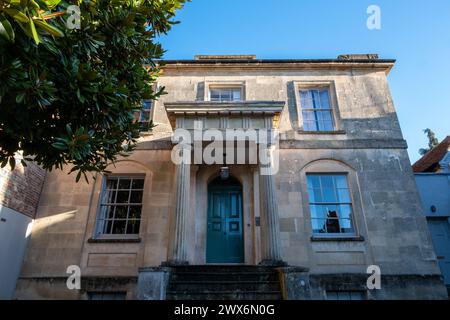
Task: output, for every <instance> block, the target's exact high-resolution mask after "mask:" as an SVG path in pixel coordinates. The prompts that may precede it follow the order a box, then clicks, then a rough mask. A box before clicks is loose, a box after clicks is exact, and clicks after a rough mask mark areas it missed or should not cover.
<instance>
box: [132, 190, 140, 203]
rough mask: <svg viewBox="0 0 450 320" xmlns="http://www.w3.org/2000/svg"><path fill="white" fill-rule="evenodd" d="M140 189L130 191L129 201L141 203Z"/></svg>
mask: <svg viewBox="0 0 450 320" xmlns="http://www.w3.org/2000/svg"><path fill="white" fill-rule="evenodd" d="M141 202H142V191H131V196H130V203H141Z"/></svg>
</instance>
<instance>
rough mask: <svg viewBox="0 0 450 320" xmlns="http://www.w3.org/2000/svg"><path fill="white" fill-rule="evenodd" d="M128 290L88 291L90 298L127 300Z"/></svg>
mask: <svg viewBox="0 0 450 320" xmlns="http://www.w3.org/2000/svg"><path fill="white" fill-rule="evenodd" d="M126 296H127V293H126V292H88V300H126Z"/></svg>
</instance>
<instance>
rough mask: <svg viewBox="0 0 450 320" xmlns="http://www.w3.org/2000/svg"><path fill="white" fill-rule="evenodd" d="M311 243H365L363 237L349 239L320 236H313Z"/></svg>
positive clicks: (350, 237)
mask: <svg viewBox="0 0 450 320" xmlns="http://www.w3.org/2000/svg"><path fill="white" fill-rule="evenodd" d="M311 241H313V242H322V241H323V242H325V241H328V242H330V241H332V242H343V241H356V242H363V241H365V239H364V237H363V236H349V237H320V236H312V237H311Z"/></svg>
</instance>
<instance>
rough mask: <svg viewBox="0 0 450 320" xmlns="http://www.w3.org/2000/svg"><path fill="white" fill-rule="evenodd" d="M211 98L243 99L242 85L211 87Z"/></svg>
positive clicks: (225, 100) (225, 99) (219, 99)
mask: <svg viewBox="0 0 450 320" xmlns="http://www.w3.org/2000/svg"><path fill="white" fill-rule="evenodd" d="M209 100H210V101H217V102H231V101H242V87H211V88H210V89H209Z"/></svg>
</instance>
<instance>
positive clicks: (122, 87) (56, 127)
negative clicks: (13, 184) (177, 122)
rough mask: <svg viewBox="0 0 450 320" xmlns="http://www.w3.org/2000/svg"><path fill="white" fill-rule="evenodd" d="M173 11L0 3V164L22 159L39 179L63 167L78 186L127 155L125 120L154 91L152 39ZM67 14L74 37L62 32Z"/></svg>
mask: <svg viewBox="0 0 450 320" xmlns="http://www.w3.org/2000/svg"><path fill="white" fill-rule="evenodd" d="M183 2H184V0H161V1H156V0H154V1H148V0H147V1H132V0H115V1H107V0H97V1H67V2H65V1H58V0H51V1H50V0H48V1H47V0H39V1H36V2H35V1H24V0H22V1H19V0H16V1H13V0H11V1H8V0H6V1H0V110H1V112H0V163H1V164H2V165H3V166H5V165H7V164H8V163H10V164H11V165H13V164H14V163H13V162H14V160H13V159H14V154H15V153H16V152H18V151H19V150H22V151H23V155H24V157H25V158H26V159H29V158H31V157H32V158H33V159H34V161H36V162H37V163H38V164H40V165H42V166H43V167H44V168H45V169H48V170H52V169H53V168H62V167H63V165H65V164H72V165H73V167H72V172H73V171H77V172H78V174H77V180H78V179H79V178H80V176H81V175H82V174H84V175H85V173H86V172H91V171H94V172H95V171H100V172H101V171H104V170H105V168H106V166H107V165H108V164H109V163H111V162H112V161H114V160H116V158H117V156H119V155H127V154H128V153H129V152H130V151H131V150H133V148H134V146H135V142H136V140H135V139H136V137H137V136H138V132H139V124H138V123H136V121H135V116H134V114H135V112H137V111H140V110H141V108H142V100H143V99H157V98H158V96H159V95H160V94H162V90H163V88H161V90H158V91H157V92H154V91H153V89H152V84H153V83H154V82H155V80H156V79H157V77H158V75H159V74H160V71H161V70H160V68H159V66H158V65H156V64H155V60H156V59H159V58H161V56H162V54H163V49H162V48H161V46H160V45H159V44H158V43H155V42H154V38H155V37H156V36H157V35H158V34H161V33H166V32H167V31H168V30H170V27H171V25H172V24H173V23H175V22H173V21H171V19H172V18H173V16H174V14H175V11H176V10H177V9H179V8H181V6H182V4H183ZM70 4H75V5H78V6H79V7H80V10H81V29H72V30H71V29H68V28H67V27H66V21H67V19H69V17H70V16H69V15H68V14H67V13H66V12H65V10H66V9H67V7H68V6H69V5H70ZM12 10H16V11H12ZM27 20H28V22H27ZM85 176H86V175H85Z"/></svg>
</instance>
